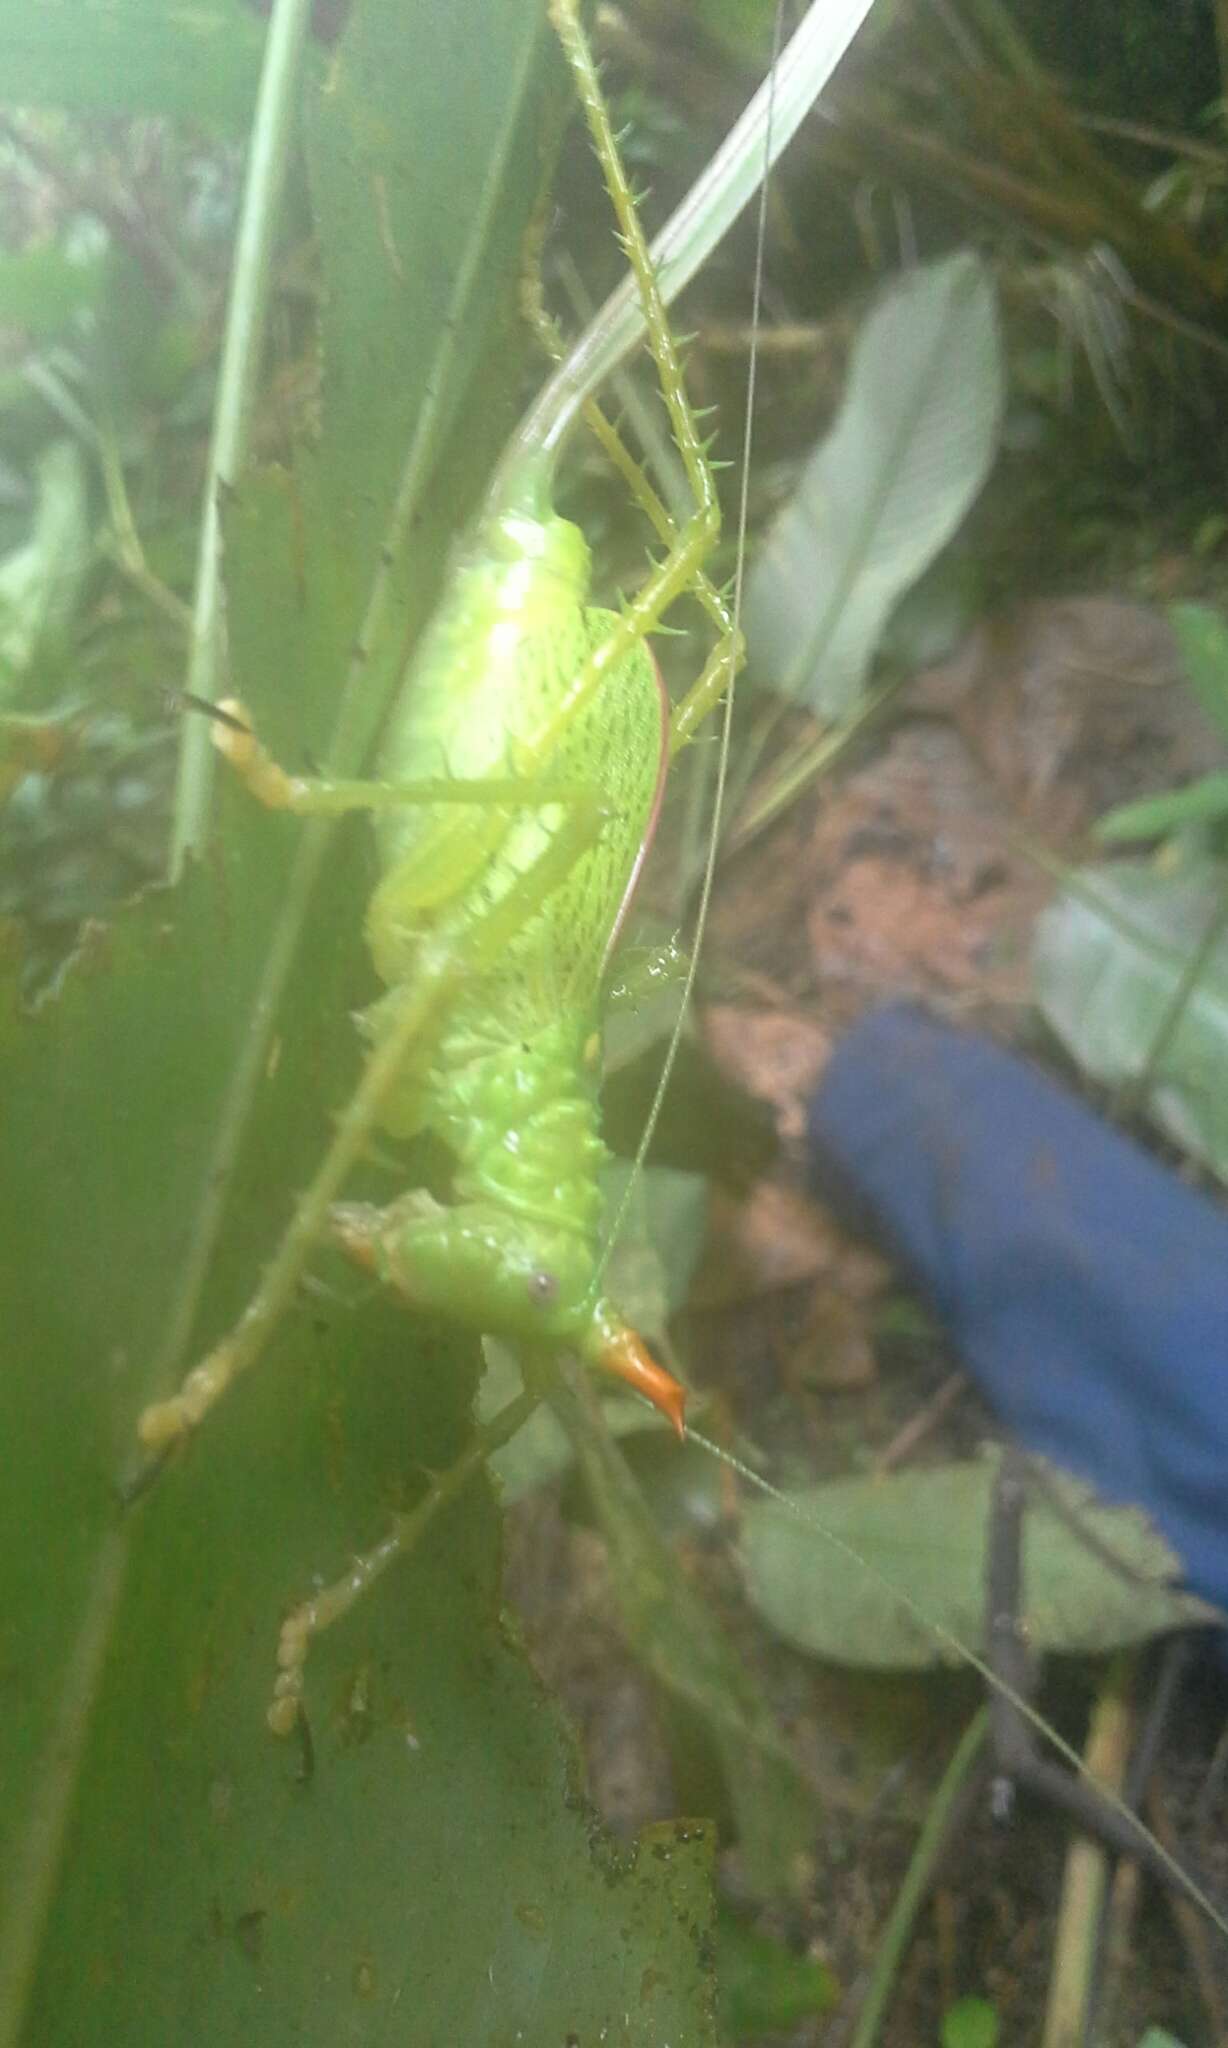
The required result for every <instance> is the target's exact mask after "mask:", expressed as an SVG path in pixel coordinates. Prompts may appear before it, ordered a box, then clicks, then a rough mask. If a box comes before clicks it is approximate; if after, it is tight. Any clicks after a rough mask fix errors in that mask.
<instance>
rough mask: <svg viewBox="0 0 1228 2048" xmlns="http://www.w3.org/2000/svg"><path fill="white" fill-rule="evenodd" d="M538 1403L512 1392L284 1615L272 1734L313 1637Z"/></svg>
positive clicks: (291, 1717) (398, 1554) (293, 1693)
mask: <svg viewBox="0 0 1228 2048" xmlns="http://www.w3.org/2000/svg"><path fill="white" fill-rule="evenodd" d="M540 1399H541V1395H540V1393H539V1392H538V1391H537V1390H536V1388H531V1387H526V1388H525V1390H524V1392H523V1393H521V1394H517V1395H516V1397H515V1399H514V1400H511V1401H509V1402H508V1403H507V1405H506V1406H505V1407H503V1408H501V1409H500V1410H499V1413H498V1414H497V1415H495V1416H492V1417H491V1420H490V1421H489V1422H488V1423H485V1424H484V1425H483V1426H482V1428H480V1429H479V1430H477V1431H476V1432H475V1433H474V1435H473V1436H472V1437H471V1439H470V1441H469V1443H468V1444H467V1445H466V1446H465V1449H464V1450H463V1451H462V1453H461V1455H460V1457H459V1458H458V1459H457V1460H456V1462H455V1464H453V1465H450V1466H449V1467H448V1469H447V1471H446V1472H441V1473H438V1474H436V1475H435V1476H434V1477H433V1478H432V1479H431V1482H430V1485H429V1487H428V1489H427V1491H426V1493H425V1494H424V1495H423V1497H422V1499H421V1500H420V1501H419V1502H418V1503H417V1505H416V1506H415V1507H413V1508H411V1509H410V1510H409V1511H408V1512H407V1513H405V1514H400V1515H394V1516H393V1518H392V1522H391V1525H390V1526H389V1529H388V1531H387V1533H386V1535H384V1536H383V1537H382V1538H381V1539H380V1541H379V1542H378V1543H376V1544H373V1545H372V1547H371V1549H370V1550H364V1551H360V1552H359V1554H358V1556H357V1557H355V1558H353V1559H352V1560H351V1563H350V1566H349V1569H348V1571H346V1572H344V1573H343V1574H342V1576H341V1577H340V1578H339V1579H336V1580H334V1582H333V1584H332V1585H331V1586H325V1587H324V1588H323V1589H322V1591H320V1592H319V1593H315V1594H313V1595H312V1597H311V1599H310V1600H304V1601H303V1602H302V1604H301V1605H300V1606H298V1607H296V1608H294V1609H293V1610H292V1612H291V1613H290V1614H288V1615H287V1616H286V1619H285V1620H284V1622H283V1623H282V1625H281V1634H280V1636H279V1637H278V1641H277V1678H276V1680H275V1682H274V1685H273V1698H272V1701H271V1703H270V1705H269V1711H268V1716H267V1718H268V1724H269V1727H270V1728H271V1729H272V1731H273V1734H274V1735H291V1734H293V1732H294V1729H295V1727H296V1726H297V1724H298V1721H299V1717H300V1715H301V1714H302V1711H303V1686H304V1681H305V1677H306V1667H307V1653H308V1651H309V1649H310V1647H311V1644H312V1641H313V1639H314V1638H315V1637H316V1636H318V1635H321V1634H322V1633H323V1632H324V1630H325V1629H327V1628H331V1627H332V1626H333V1623H334V1622H337V1621H341V1620H342V1619H343V1618H344V1617H345V1616H346V1615H347V1614H348V1613H349V1612H350V1610H351V1608H353V1607H356V1606H357V1604H358V1602H359V1601H360V1600H361V1599H362V1597H363V1595H364V1594H365V1593H366V1592H367V1591H368V1590H369V1588H370V1587H371V1586H373V1585H374V1584H375V1582H376V1580H377V1579H380V1578H382V1577H383V1575H384V1573H385V1572H386V1571H387V1570H388V1567H389V1565H392V1564H395V1563H396V1562H397V1560H398V1559H399V1558H402V1557H407V1556H408V1555H409V1553H410V1551H411V1550H413V1548H414V1546H415V1544H416V1543H417V1542H418V1541H419V1539H420V1537H421V1536H422V1534H423V1532H424V1530H425V1529H426V1528H427V1526H428V1524H429V1523H430V1522H431V1521H432V1520H433V1519H434V1517H435V1516H436V1515H437V1514H438V1513H439V1510H440V1509H441V1508H443V1507H446V1506H447V1504H448V1502H449V1501H451V1500H453V1499H455V1497H456V1495H457V1494H458V1493H459V1492H460V1491H461V1489H462V1488H463V1487H464V1486H465V1485H466V1483H467V1482H468V1480H469V1479H471V1478H472V1476H473V1474H474V1473H475V1472H477V1471H478V1469H479V1467H480V1466H482V1465H484V1464H485V1462H486V1460H487V1459H488V1458H490V1457H492V1456H493V1454H494V1453H495V1452H496V1451H497V1450H499V1449H500V1448H501V1447H502V1446H503V1445H504V1444H505V1443H507V1442H509V1441H510V1439H511V1438H512V1437H513V1436H515V1435H516V1432H517V1431H518V1430H519V1429H520V1428H522V1426H523V1425H524V1424H525V1423H526V1422H527V1421H528V1419H529V1417H530V1415H531V1414H532V1413H533V1410H534V1409H535V1408H536V1407H537V1405H538V1402H539V1401H540Z"/></svg>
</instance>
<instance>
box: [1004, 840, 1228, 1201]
mask: <svg viewBox="0 0 1228 2048" xmlns="http://www.w3.org/2000/svg"><path fill="white" fill-rule="evenodd" d="M1226 892H1228V869H1226V868H1225V867H1224V866H1223V865H1222V863H1220V862H1218V861H1213V860H1210V859H1204V858H1201V857H1199V858H1197V859H1189V860H1186V861H1184V862H1182V863H1181V864H1180V865H1179V866H1177V867H1175V868H1172V869H1165V868H1160V867H1156V866H1152V865H1151V864H1150V863H1147V862H1143V861H1116V862H1114V863H1113V865H1112V866H1106V867H1098V868H1083V869H1080V870H1077V871H1076V872H1075V873H1074V874H1073V875H1072V876H1071V877H1070V878H1069V880H1068V882H1067V885H1066V887H1065V889H1064V890H1063V892H1062V894H1061V895H1060V896H1059V897H1058V898H1057V901H1056V902H1055V903H1052V904H1051V905H1050V906H1049V908H1048V910H1046V911H1045V912H1044V914H1043V916H1041V917H1040V918H1039V919H1038V921H1037V925H1036V934H1035V939H1034V942H1033V949H1032V980H1033V988H1034V990H1035V994H1036V1001H1037V1003H1038V1004H1039V1006H1040V1009H1041V1011H1042V1013H1043V1015H1044V1018H1045V1021H1046V1023H1047V1024H1048V1025H1049V1027H1050V1029H1051V1030H1053V1031H1055V1032H1056V1033H1057V1036H1058V1037H1059V1038H1060V1039H1061V1041H1062V1043H1063V1045H1065V1046H1066V1048H1067V1050H1068V1051H1069V1052H1070V1054H1071V1056H1072V1058H1073V1059H1075V1060H1076V1061H1077V1062H1078V1064H1079V1066H1080V1067H1081V1068H1082V1069H1083V1071H1084V1072H1085V1073H1087V1074H1090V1075H1091V1076H1092V1077H1093V1079H1095V1080H1097V1081H1102V1082H1104V1083H1106V1084H1107V1085H1108V1086H1109V1087H1114V1088H1119V1087H1123V1086H1130V1085H1131V1084H1133V1083H1136V1082H1140V1081H1143V1080H1146V1082H1147V1086H1146V1091H1145V1098H1144V1102H1143V1105H1142V1106H1143V1107H1145V1108H1146V1110H1147V1112H1148V1114H1149V1115H1151V1116H1153V1117H1154V1118H1155V1120H1156V1122H1157V1123H1158V1124H1159V1125H1160V1126H1161V1127H1162V1129H1164V1130H1165V1131H1167V1132H1168V1134H1169V1136H1170V1137H1172V1138H1174V1139H1175V1140H1176V1141H1177V1143H1178V1144H1179V1145H1181V1146H1183V1147H1184V1148H1185V1149H1186V1150H1187V1151H1188V1152H1192V1153H1193V1154H1194V1156H1195V1157H1196V1158H1198V1159H1201V1160H1203V1161H1205V1163H1206V1164H1207V1165H1208V1166H1210V1167H1211V1168H1212V1169H1213V1170H1214V1171H1215V1172H1216V1173H1217V1174H1218V1175H1219V1176H1220V1178H1221V1179H1224V1178H1228V1091H1225V1088H1224V1075H1225V1073H1228V931H1226V930H1225V906H1226V904H1228V894H1226Z"/></svg>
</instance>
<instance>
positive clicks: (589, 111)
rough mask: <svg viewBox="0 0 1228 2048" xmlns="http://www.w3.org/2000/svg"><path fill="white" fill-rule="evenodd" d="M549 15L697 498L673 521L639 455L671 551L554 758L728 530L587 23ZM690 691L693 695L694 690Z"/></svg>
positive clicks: (556, 731)
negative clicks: (606, 681) (607, 677)
mask: <svg viewBox="0 0 1228 2048" xmlns="http://www.w3.org/2000/svg"><path fill="white" fill-rule="evenodd" d="M550 18H551V20H552V22H553V23H554V26H555V29H556V30H557V32H558V36H559V40H560V42H561V44H562V47H563V52H564V55H565V56H566V58H567V62H568V64H569V66H570V68H571V72H572V75H573V78H574V80H575V83H576V88H577V91H578V94H579V97H580V100H581V103H582V105H583V108H584V112H585V117H586V119H587V122H588V127H589V134H590V137H591V139H592V143H593V148H594V151H595V153H596V156H597V160H598V163H599V164H600V166H601V171H602V175H603V177H604V179H605V183H606V189H607V191H608V193H609V196H610V202H611V205H612V207H613V209H614V213H615V216H616V218H617V222H618V227H619V230H620V235H621V239H622V243H623V247H624V249H625V251H626V255H627V261H628V263H629V265H630V268H631V271H632V274H633V276H634V278H635V282H636V286H637V289H638V292H639V296H640V301H641V304H642V307H643V311H644V322H645V328H646V331H647V336H648V346H649V349H650V350H651V353H652V356H653V359H654V361H655V363H656V366H657V374H658V378H659V382H660V387H661V396H662V398H663V400H664V403H665V408H666V411H667V413H668V415H669V422H670V427H671V429H672V431H673V436H674V441H675V443H676V445H677V448H678V453H679V456H680V457H681V461H682V466H683V469H684V470H685V472H686V478H687V483H688V486H689V488H690V491H691V495H692V498H693V500H694V511H693V513H692V515H691V517H690V518H689V519H687V520H686V521H685V522H684V523H683V524H682V525H681V526H677V525H675V523H674V522H673V521H672V520H671V519H670V518H669V515H668V513H667V512H666V511H665V508H664V507H663V506H660V505H659V502H658V501H657V500H656V496H655V493H653V492H652V491H651V487H650V486H649V485H648V483H647V479H646V478H643V476H642V473H640V472H638V471H637V470H636V467H635V465H634V464H631V469H632V471H633V473H634V481H633V485H632V487H633V489H634V490H635V491H636V495H637V496H639V497H640V499H641V501H642V502H643V503H644V505H645V508H646V509H647V510H649V516H650V517H651V518H652V519H653V522H654V524H657V525H658V530H659V531H662V532H663V533H664V536H665V538H666V549H667V551H666V554H665V556H664V558H663V559H662V560H661V561H660V562H658V563H657V565H656V566H655V568H654V569H653V570H652V572H651V573H650V575H649V576H648V577H647V579H646V581H645V582H644V583H643V585H642V586H641V587H640V589H639V590H638V591H637V592H636V593H635V595H634V596H633V597H631V598H630V599H629V600H628V601H627V603H626V605H625V606H624V609H623V611H622V613H621V616H620V618H619V621H618V624H617V625H616V626H615V628H614V629H613V631H612V632H611V633H610V635H609V636H608V638H607V639H606V640H605V641H604V642H603V643H602V644H601V645H599V646H598V647H596V648H595V649H594V650H593V651H592V653H591V654H590V655H589V656H588V658H587V659H586V661H585V662H584V663H583V665H582V666H581V668H580V669H579V670H578V671H577V673H576V675H575V677H574V678H573V680H572V682H571V684H570V686H569V688H568V689H567V691H566V692H565V694H564V696H563V697H562V699H561V701H560V703H559V705H558V706H557V708H556V710H555V713H554V715H553V718H552V719H551V721H550V723H549V726H548V728H547V732H546V734H545V735H544V739H543V745H544V748H545V750H546V758H548V757H549V749H550V748H551V746H552V745H553V744H554V743H556V742H557V738H558V736H559V735H560V734H561V733H562V732H563V731H564V730H565V729H566V728H567V727H568V726H569V725H570V723H571V722H572V720H573V719H574V718H575V717H576V715H577V713H578V712H579V711H580V709H581V708H582V707H583V706H584V705H585V704H587V703H588V702H589V700H590V699H591V698H592V696H593V694H594V693H595V691H596V690H597V688H598V687H599V685H600V681H601V678H602V676H603V675H604V674H605V673H606V672H607V671H608V670H609V669H610V668H611V667H612V666H614V665H615V664H616V663H617V662H619V661H620V660H621V659H622V658H623V657H624V655H625V654H626V652H627V650H628V649H629V648H630V647H631V646H633V645H634V644H635V643H636V642H637V641H641V640H643V639H645V638H646V637H647V635H648V634H650V633H652V632H653V631H654V630H655V629H656V627H657V626H658V625H659V624H660V622H661V619H662V617H663V615H664V613H665V612H666V611H667V610H668V608H669V606H670V605H671V604H672V603H673V602H674V600H675V598H678V597H680V596H682V595H683V593H684V592H685V591H687V590H688V589H691V588H694V587H695V586H696V583H697V579H698V578H699V576H700V574H701V572H702V569H703V565H704V563H705V562H706V561H707V559H708V557H709V556H710V554H711V553H712V550H713V548H714V547H715V545H716V542H717V539H718V537H719V533H720V506H719V503H718V500H717V495H716V486H715V483H714V480H713V475H712V468H711V465H710V463H709V461H708V457H707V452H706V450H705V448H704V444H703V441H702V440H701V438H700V434H699V429H698V426H697V423H696V420H695V416H694V413H693V412H692V410H691V404H690V400H689V398H688V397H687V392H686V384H685V381H684V378H683V374H682V366H681V363H680V361H679V358H678V350H677V347H676V345H675V342H674V338H673V334H672V331H671V329H670V325H669V319H668V316H667V314H666V310H665V304H664V301H663V299H662V297H661V292H660V288H659V286H658V284H657V279H656V273H655V270H654V268H653V262H652V257H651V255H650V253H649V250H648V246H647V243H646V242H645V239H644V233H643V229H642V227H641V226H640V221H639V216H638V214H637V213H636V209H635V200H634V197H633V195H632V192H631V188H630V185H629V184H628V181H627V175H626V172H625V170H624V167H623V164H622V162H621V159H620V157H619V154H618V148H617V144H616V142H615V140H614V135H613V131H612V129H611V127H610V120H609V115H608V112H607V109H606V106H605V101H604V99H603V97H602V93H601V86H600V83H599V80H598V77H597V71H596V67H595V65H594V62H593V58H592V54H591V52H590V50H589V47H588V43H587V41H586V39H585V36H584V32H583V30H582V28H581V25H580V20H579V10H578V6H577V0H550ZM615 440H617V437H615ZM611 453H612V454H614V456H615V460H617V461H620V466H623V463H624V462H625V461H629V458H625V454H624V456H623V457H621V458H620V456H619V455H618V454H616V453H615V450H614V448H611ZM624 473H626V470H625V469H624ZM722 636H723V637H722V643H721V647H720V649H719V650H718V653H717V655H716V657H714V662H713V663H710V664H709V669H710V670H711V672H712V676H713V677H716V676H719V677H721V678H724V677H725V676H726V675H727V674H728V673H729V672H730V670H731V668H732V666H733V663H734V657H735V649H734V646H733V636H732V622H731V621H730V622H729V624H728V626H726V624H725V620H724V619H722ZM705 676H708V670H706V671H705ZM720 687H723V683H722V684H721V685H719V686H718V685H717V684H716V683H715V682H713V681H710V682H709V683H708V684H707V685H706V687H705V697H704V701H705V704H710V703H711V702H715V699H716V696H718V695H719V690H720ZM691 695H692V696H693V695H694V692H692V693H691Z"/></svg>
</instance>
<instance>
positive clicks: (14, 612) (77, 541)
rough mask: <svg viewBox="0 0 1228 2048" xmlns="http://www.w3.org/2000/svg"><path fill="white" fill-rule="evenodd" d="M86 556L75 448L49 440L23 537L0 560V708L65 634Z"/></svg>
mask: <svg viewBox="0 0 1228 2048" xmlns="http://www.w3.org/2000/svg"><path fill="white" fill-rule="evenodd" d="M92 557H93V543H92V540H91V536H90V529H89V520H88V516H87V510H86V489H85V466H84V464H83V462H82V459H81V453H80V450H79V449H78V447H77V445H76V443H75V442H74V441H52V442H51V443H50V444H49V446H48V447H46V448H45V449H44V450H43V452H42V454H41V455H40V456H39V458H38V471H37V503H36V507H35V513H34V523H33V526H32V528H31V532H30V538H29V539H28V540H27V541H26V542H25V543H24V544H23V545H22V546H21V547H20V548H16V549H14V551H13V553H12V554H11V555H6V556H5V558H4V560H3V561H0V702H2V701H4V699H5V698H6V697H7V698H10V699H11V698H12V697H13V696H15V694H16V692H17V689H18V686H19V685H20V682H21V679H22V677H23V676H24V675H25V673H26V671H27V670H28V669H30V668H32V667H33V666H34V664H35V663H36V661H37V660H38V658H39V656H40V654H42V653H46V652H50V651H51V648H52V646H53V645H54V643H55V641H56V640H57V639H58V637H59V636H60V635H61V634H62V633H63V632H64V631H65V629H66V627H67V626H68V623H69V620H70V619H71V617H72V614H73V610H74V607H75V605H76V602H77V597H78V594H79V592H80V589H81V585H82V582H83V581H84V578H85V573H86V570H87V569H88V568H89V565H90V562H91V559H92Z"/></svg>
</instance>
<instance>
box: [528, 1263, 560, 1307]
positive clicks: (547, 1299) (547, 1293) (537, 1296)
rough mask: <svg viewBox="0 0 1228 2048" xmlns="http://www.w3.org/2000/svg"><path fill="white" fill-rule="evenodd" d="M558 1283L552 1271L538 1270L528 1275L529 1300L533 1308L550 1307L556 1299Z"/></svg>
mask: <svg viewBox="0 0 1228 2048" xmlns="http://www.w3.org/2000/svg"><path fill="white" fill-rule="evenodd" d="M558 1295H559V1283H558V1281H557V1280H556V1279H555V1277H554V1274H553V1273H547V1272H544V1271H542V1270H540V1269H539V1270H538V1271H537V1272H536V1273H530V1275H529V1300H530V1301H531V1302H532V1303H533V1305H534V1307H535V1308H550V1307H551V1306H552V1304H553V1303H554V1302H556V1301H557V1300H558Z"/></svg>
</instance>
